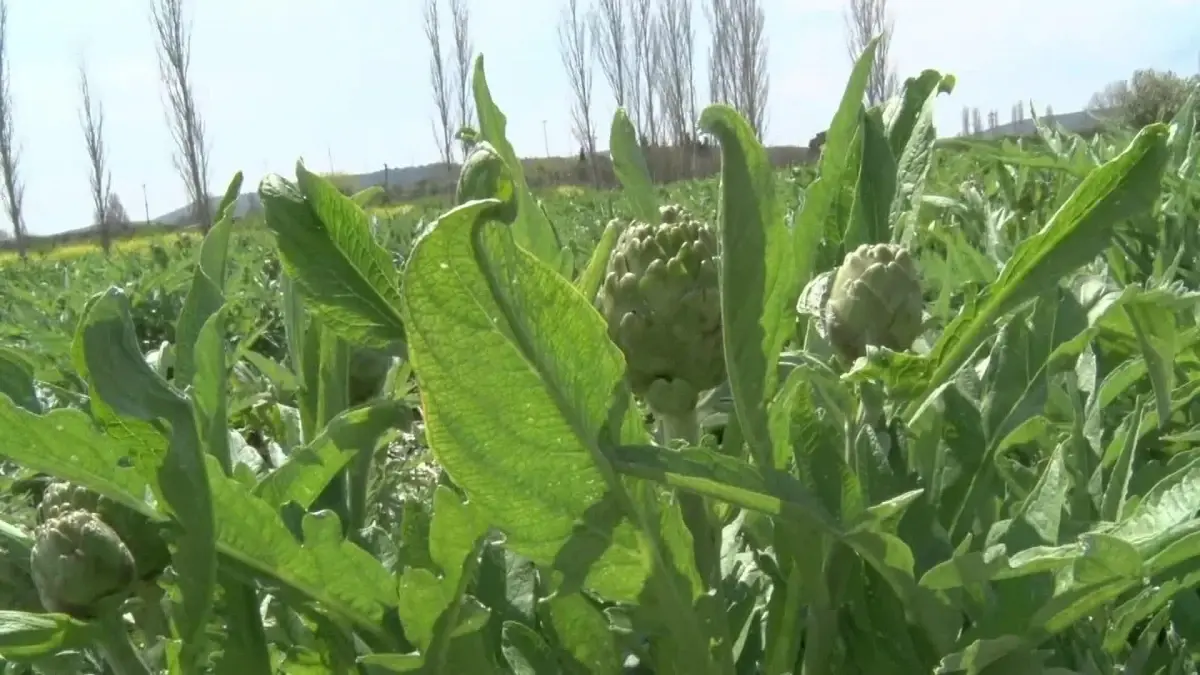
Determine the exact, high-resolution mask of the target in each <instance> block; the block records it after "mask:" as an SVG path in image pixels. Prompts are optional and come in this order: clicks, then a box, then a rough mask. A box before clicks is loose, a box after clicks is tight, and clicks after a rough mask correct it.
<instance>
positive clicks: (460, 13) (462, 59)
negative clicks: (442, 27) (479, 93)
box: [450, 0, 475, 162]
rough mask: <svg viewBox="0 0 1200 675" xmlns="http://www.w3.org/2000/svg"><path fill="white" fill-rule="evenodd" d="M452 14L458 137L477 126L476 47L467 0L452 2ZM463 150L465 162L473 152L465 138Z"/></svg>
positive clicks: (455, 130)
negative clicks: (474, 91) (474, 90)
mask: <svg viewBox="0 0 1200 675" xmlns="http://www.w3.org/2000/svg"><path fill="white" fill-rule="evenodd" d="M450 14H451V16H453V17H454V66H455V72H454V74H455V75H456V76H457V78H458V81H457V82H455V88H454V96H455V100H454V102H455V104H456V105H457V119H456V120H455V125H454V126H455V129H454V133H455V135H457V134H458V132H459V131H460V130H461V129H462V128H463V127H466V126H471V127H474V126H475V107H474V103H475V98H474V96H472V91H471V58H472V57H473V56H475V46H474V45H473V44H472V43H471V30H470V28H471V23H470V19H471V16H470V12H469V11H468V8H467V0H450ZM461 148H462V157H463V161H464V162H465V161H467V154H468V153H470V152H471V143H470V141H469V140H467V139H466V138H463V139H462V141H461Z"/></svg>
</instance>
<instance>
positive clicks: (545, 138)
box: [542, 120, 550, 157]
mask: <svg viewBox="0 0 1200 675" xmlns="http://www.w3.org/2000/svg"><path fill="white" fill-rule="evenodd" d="M542 142H543V143H545V144H546V156H547V157H549V156H550V135H549V134H547V133H546V120H542Z"/></svg>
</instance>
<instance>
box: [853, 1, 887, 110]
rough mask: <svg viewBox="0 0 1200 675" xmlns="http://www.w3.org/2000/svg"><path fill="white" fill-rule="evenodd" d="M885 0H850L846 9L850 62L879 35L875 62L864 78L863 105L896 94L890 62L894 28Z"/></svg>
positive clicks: (880, 100)
mask: <svg viewBox="0 0 1200 675" xmlns="http://www.w3.org/2000/svg"><path fill="white" fill-rule="evenodd" d="M887 3H888V0H850V5H849V6H848V7H847V8H846V51H847V52H849V54H850V61H851V63H853V62H855V61H857V60H858V57H860V56H862V53H863V51H864V50H865V49H866V48H867V43H869V42H870V41H871V40H872V38H874V37H875V36H876V35H878V36H879V44H878V45H877V46H876V47H875V62H874V64H873V67H872V69H871V77H870V79H869V80H867V105H868V106H875V105H880V104H882V103H884V102H885V101H887V100H888V99H889V98H891V97H892V96H894V95H895V94H896V91H897V90H898V89H899V86H900V85H899V81H898V78H897V77H896V69H895V68H894V67H893V66H892V63H891V56H890V52H891V44H892V32H893V31H894V29H895V26H894V25H893V24H894V22H893V21H892V19H891V17H890V16H888V9H887Z"/></svg>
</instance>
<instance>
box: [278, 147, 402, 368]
mask: <svg viewBox="0 0 1200 675" xmlns="http://www.w3.org/2000/svg"><path fill="white" fill-rule="evenodd" d="M296 177H297V181H298V182H297V184H292V183H290V182H288V181H286V180H284V179H283V177H281V176H278V175H275V174H271V175H269V176H267V177H265V178H263V180H262V182H261V183H260V184H259V187H258V194H259V196H260V198H261V199H262V202H263V207H264V209H265V211H266V222H267V227H268V228H270V230H271V231H272V232H274V233H275V235H276V241H277V242H278V244H279V257H280V260H281V261H282V263H283V268H284V271H285V272H286V273H287V274H288V275H289V276H290V277H291V278H292V280H293V282H294V284H295V286H296V288H297V289H298V290H299V291H300V292H301V293H303V295H304V296H305V298H306V299H307V300H308V303H307V308H308V310H309V311H311V312H312V313H313V314H315V315H316V316H318V317H320V319H321V322H322V323H323V324H324V325H326V326H328V327H329V328H330V330H333V331H334V332H335V333H337V334H338V335H340V336H342V337H344V338H345V339H347V340H349V341H351V342H354V343H357V344H365V345H371V346H380V347H382V346H387V345H389V344H392V343H395V342H399V341H402V340H404V322H403V321H402V320H401V318H400V309H399V308H400V289H399V285H398V278H397V274H396V267H395V263H393V261H392V257H391V255H389V254H388V252H387V250H386V249H384V248H383V247H382V246H380V245H379V244H378V243H377V242H376V241H375V240H374V239H373V238H372V237H371V226H370V223H369V222H368V220H367V215H366V213H364V212H363V210H362V209H361V208H359V207H358V205H357V204H355V203H354V201H353V200H352V199H350V198H349V197H346V196H345V195H343V194H341V193H340V192H338V190H337V188H335V187H333V185H331V184H330V183H329V181H327V180H325V179H323V178H321V177H320V176H317V175H315V174H312V173H310V172H309V171H308V170H306V169H305V168H304V166H303V165H302V164H300V163H297V164H296Z"/></svg>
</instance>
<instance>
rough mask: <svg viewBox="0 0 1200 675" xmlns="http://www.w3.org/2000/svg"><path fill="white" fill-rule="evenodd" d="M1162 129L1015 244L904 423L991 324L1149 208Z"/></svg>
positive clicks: (946, 337) (1157, 178)
mask: <svg viewBox="0 0 1200 675" xmlns="http://www.w3.org/2000/svg"><path fill="white" fill-rule="evenodd" d="M1167 133H1168V132H1167V127H1166V125H1164V124H1152V125H1150V126H1148V127H1145V128H1144V129H1142V130H1141V131H1140V132H1138V135H1137V136H1136V137H1135V138H1134V139H1133V141H1132V142H1131V143H1130V144H1129V147H1127V148H1126V149H1125V150H1124V151H1123V152H1122V153H1121V154H1120V155H1118V156H1117V157H1115V158H1114V159H1112V160H1111V161H1109V162H1107V163H1105V164H1104V165H1103V166H1100V167H1099V168H1097V169H1095V170H1094V171H1092V172H1091V173H1090V174H1088V176H1087V178H1085V179H1084V180H1083V182H1081V183H1080V184H1079V186H1078V187H1077V188H1075V191H1074V192H1073V193H1071V196H1070V197H1069V198H1068V199H1067V200H1066V202H1064V203H1063V205H1062V206H1061V207H1060V208H1059V209H1058V211H1057V212H1055V214H1054V216H1053V217H1052V218H1051V219H1050V221H1049V222H1047V223H1046V225H1045V227H1043V228H1042V229H1041V230H1040V231H1039V232H1038V233H1037V234H1035V235H1034V236H1032V237H1030V238H1028V239H1026V240H1025V241H1023V242H1021V244H1020V245H1019V246H1017V249H1016V250H1015V251H1014V252H1013V256H1012V257H1011V258H1009V260H1008V262H1007V263H1005V265H1004V269H1003V270H1002V271H1001V272H1000V277H999V278H998V279H997V280H996V281H995V283H993V284H991V285H990V286H989V287H988V289H987V292H986V295H985V296H984V297H983V298H982V299H981V301H980V302H979V303H978V304H977V305H976V307H975V310H974V311H973V312H962V313H960V314H959V315H958V316H957V317H956V318H955V319H954V320H953V321H952V322H950V325H948V326H947V327H946V330H945V331H944V332H943V333H942V336H941V338H940V339H939V340H938V342H937V344H936V345H934V348H933V350H932V352H931V353H930V355H929V366H930V371H931V372H930V376H929V378H928V379H927V380H926V383H925V387H924V392H923V395H922V396H921V397H920V398H918V399H917V400H915V401H914V402H913V403H912V404H911V406H910V407H909V409H908V410H907V411H906V415H905V416H906V417H909V418H910V419H911V417H912V415H913V414H915V413H916V412H917V411H918V410H919V408H920V406H921V404H922V402H923V399H924V398H925V397H926V396H928V395H930V394H931V393H932V392H936V391H937V390H938V388H939V387H940V386H941V385H942V383H944V382H945V381H946V380H948V379H949V378H950V377H951V376H952V375H953V374H954V373H955V372H956V371H957V370H958V369H959V368H960V367H961V366H962V364H963V363H964V362H965V361H966V360H967V358H969V356H970V354H971V353H972V352H973V351H974V350H975V348H976V347H977V346H978V345H979V343H980V341H982V340H983V339H985V338H986V337H987V335H988V329H989V327H990V326H991V325H992V323H993V322H994V321H995V320H996V319H998V318H1000V317H1001V316H1003V315H1004V314H1006V313H1007V312H1009V311H1010V310H1013V309H1015V308H1016V307H1017V306H1019V305H1021V304H1022V303H1024V302H1025V301H1027V300H1029V299H1030V298H1033V297H1036V296H1037V295H1038V294H1039V293H1043V292H1045V291H1046V289H1047V288H1051V287H1053V286H1054V285H1055V284H1057V283H1058V280H1059V279H1061V278H1062V277H1063V276H1064V275H1067V274H1069V273H1070V272H1073V271H1074V270H1076V269H1077V268H1079V267H1080V266H1082V265H1085V264H1087V263H1088V262H1089V261H1091V260H1092V259H1093V258H1095V257H1096V256H1097V255H1098V254H1100V253H1101V252H1103V251H1104V250H1105V249H1106V248H1108V246H1109V244H1110V242H1111V240H1112V235H1113V230H1114V228H1115V227H1116V225H1117V223H1120V222H1123V221H1125V220H1127V219H1129V218H1132V217H1135V216H1138V215H1140V214H1142V213H1144V212H1145V211H1146V210H1147V209H1149V208H1151V207H1152V206H1153V205H1154V203H1155V201H1156V200H1157V199H1158V195H1159V192H1160V189H1161V182H1162V174H1163V170H1164V168H1165V167H1166V159H1167V149H1166V142H1167Z"/></svg>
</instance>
